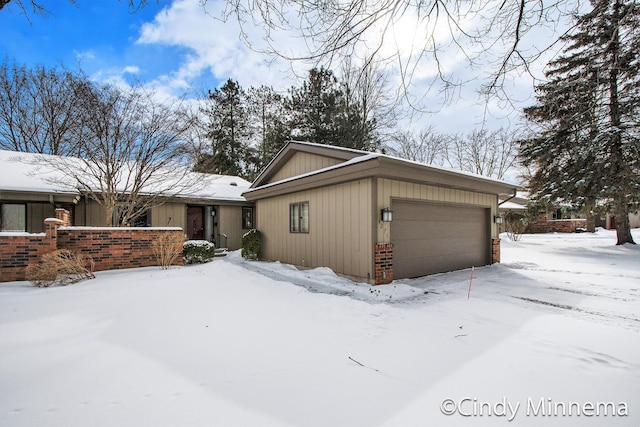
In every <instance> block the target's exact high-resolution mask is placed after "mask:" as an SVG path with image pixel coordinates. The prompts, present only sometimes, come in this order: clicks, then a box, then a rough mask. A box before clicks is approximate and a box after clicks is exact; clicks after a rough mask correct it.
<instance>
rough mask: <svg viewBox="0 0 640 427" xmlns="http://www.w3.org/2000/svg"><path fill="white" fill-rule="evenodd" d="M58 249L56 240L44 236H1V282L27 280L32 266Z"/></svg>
mask: <svg viewBox="0 0 640 427" xmlns="http://www.w3.org/2000/svg"><path fill="white" fill-rule="evenodd" d="M55 249H56V239H55V238H51V237H49V236H47V235H45V234H44V233H43V234H25V235H17V234H16V235H10V234H8V235H0V282H12V281H14V280H25V272H26V270H27V267H28V266H29V265H31V264H37V263H38V261H39V260H40V257H41V256H42V255H45V254H48V253H49V252H53V251H54V250H55Z"/></svg>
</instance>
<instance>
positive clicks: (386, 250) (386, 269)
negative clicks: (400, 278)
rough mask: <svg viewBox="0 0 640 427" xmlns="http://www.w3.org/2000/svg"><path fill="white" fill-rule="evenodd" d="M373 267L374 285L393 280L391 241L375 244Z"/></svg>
mask: <svg viewBox="0 0 640 427" xmlns="http://www.w3.org/2000/svg"><path fill="white" fill-rule="evenodd" d="M374 267H375V275H376V277H375V284H376V285H384V284H387V283H391V282H392V281H393V243H378V244H376V246H375V266H374Z"/></svg>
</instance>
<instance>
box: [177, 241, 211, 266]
mask: <svg viewBox="0 0 640 427" xmlns="http://www.w3.org/2000/svg"><path fill="white" fill-rule="evenodd" d="M215 255H216V245H214V244H213V243H211V242H207V241H206V240H187V241H186V242H184V244H183V245H182V257H183V259H184V263H185V264H200V263H204V262H209V261H211V260H212V259H213V257H214V256H215Z"/></svg>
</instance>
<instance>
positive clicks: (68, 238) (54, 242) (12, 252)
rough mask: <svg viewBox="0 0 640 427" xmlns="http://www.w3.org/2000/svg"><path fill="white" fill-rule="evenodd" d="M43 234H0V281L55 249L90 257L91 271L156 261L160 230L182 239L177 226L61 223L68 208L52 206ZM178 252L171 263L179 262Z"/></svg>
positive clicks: (11, 277) (17, 275) (19, 277)
mask: <svg viewBox="0 0 640 427" xmlns="http://www.w3.org/2000/svg"><path fill="white" fill-rule="evenodd" d="M44 222H45V228H46V234H45V233H43V234H26V233H13V234H12V233H4V234H0V282H10V281H15V280H25V272H26V269H27V266H29V265H31V264H36V263H38V262H39V261H40V258H41V257H42V256H43V255H45V254H47V253H49V252H53V251H55V250H56V249H68V250H70V251H72V252H76V253H80V254H82V255H84V256H86V257H91V259H93V261H94V263H95V266H94V269H95V271H102V270H117V269H121V268H133V267H149V266H154V265H158V261H157V260H156V257H155V255H154V254H153V248H152V242H153V241H154V240H155V239H157V238H158V237H159V236H160V235H161V234H163V233H172V234H175V235H176V237H177V238H179V239H180V240H183V239H184V232H183V231H182V229H181V228H178V227H172V228H117V227H113V228H101V227H65V226H64V225H66V224H69V222H70V216H69V211H67V210H64V209H56V218H47V219H45V221H44ZM182 263H183V262H182V254H180V255H179V256H178V257H176V259H175V261H174V265H182Z"/></svg>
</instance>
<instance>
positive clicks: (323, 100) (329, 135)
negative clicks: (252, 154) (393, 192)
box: [287, 68, 379, 150]
mask: <svg viewBox="0 0 640 427" xmlns="http://www.w3.org/2000/svg"><path fill="white" fill-rule="evenodd" d="M344 88H345V86H344V85H342V84H340V82H339V81H338V79H337V78H336V77H335V75H334V74H333V72H332V71H331V70H327V69H324V68H320V69H317V68H314V69H312V70H310V71H309V77H308V79H307V80H306V81H305V82H303V84H302V87H300V88H293V89H292V90H291V92H290V99H289V100H288V105H287V106H288V110H289V112H290V114H291V117H292V120H293V123H292V137H293V138H295V139H300V140H304V141H309V142H314V143H317V144H327V145H336V146H340V147H347V148H354V149H359V150H372V149H375V148H377V146H378V145H379V144H378V143H377V142H375V138H374V137H373V125H372V124H373V122H372V121H371V120H369V119H368V118H367V117H366V116H365V114H364V113H363V110H362V105H361V104H360V103H358V102H357V101H354V97H353V96H349V94H348V93H345V90H344Z"/></svg>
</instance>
